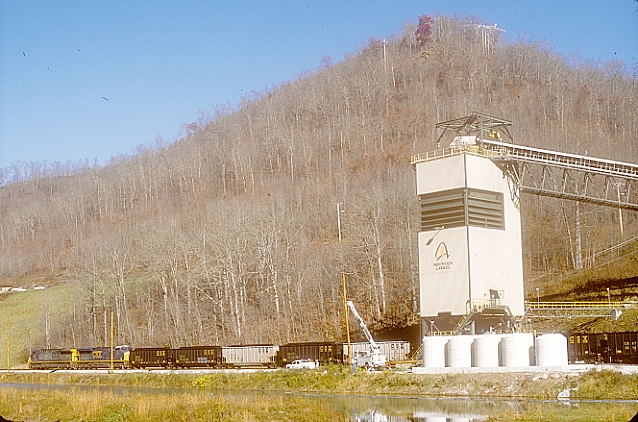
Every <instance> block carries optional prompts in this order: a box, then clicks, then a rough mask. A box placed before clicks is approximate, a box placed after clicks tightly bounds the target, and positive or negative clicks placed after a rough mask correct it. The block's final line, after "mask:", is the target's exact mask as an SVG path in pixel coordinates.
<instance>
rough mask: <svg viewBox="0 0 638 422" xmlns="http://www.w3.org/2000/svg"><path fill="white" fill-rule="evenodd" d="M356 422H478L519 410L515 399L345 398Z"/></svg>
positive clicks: (346, 404)
mask: <svg viewBox="0 0 638 422" xmlns="http://www.w3.org/2000/svg"><path fill="white" fill-rule="evenodd" d="M343 400H345V401H347V403H344V405H345V406H346V407H349V408H350V411H351V415H352V421H353V422H416V421H419V422H476V421H482V420H485V419H487V417H488V416H490V415H495V414H501V413H503V412H506V411H516V410H518V409H516V408H517V407H518V406H517V403H516V402H499V401H496V402H494V401H487V400H485V401H483V400H466V399H462V400H461V399H459V400H455V399H433V398H427V399H426V398H420V399H416V398H415V399H409V398H385V397H372V398H364V397H361V398H355V399H352V398H350V399H343Z"/></svg>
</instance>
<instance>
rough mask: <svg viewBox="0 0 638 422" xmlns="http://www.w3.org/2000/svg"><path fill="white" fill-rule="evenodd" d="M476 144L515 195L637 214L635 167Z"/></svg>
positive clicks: (492, 143)
mask: <svg viewBox="0 0 638 422" xmlns="http://www.w3.org/2000/svg"><path fill="white" fill-rule="evenodd" d="M477 144H478V145H479V146H480V147H481V148H482V149H485V150H488V151H490V154H489V155H490V158H491V159H492V161H494V162H495V163H496V164H497V165H499V166H500V167H501V168H502V169H503V170H504V171H506V172H507V174H508V175H509V176H510V177H511V178H512V180H513V181H514V182H515V184H517V185H518V188H519V191H520V192H524V193H531V194H535V195H541V196H549V197H553V198H561V199H570V200H575V201H581V202H587V203H591V204H597V205H606V206H611V207H615V208H624V209H630V210H638V165H637V164H632V163H624V162H620V161H612V160H604V159H600V158H593V157H589V156H585V155H575V154H567V153H563V152H557V151H550V150H544V149H539V148H532V147H527V146H522V145H516V144H510V143H506V142H500V141H494V140H489V139H477Z"/></svg>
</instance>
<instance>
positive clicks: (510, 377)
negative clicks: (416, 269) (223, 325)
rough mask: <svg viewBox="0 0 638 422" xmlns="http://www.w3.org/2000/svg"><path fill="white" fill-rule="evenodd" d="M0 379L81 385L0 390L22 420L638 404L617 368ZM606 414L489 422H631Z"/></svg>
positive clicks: (2, 404) (619, 413) (247, 417)
mask: <svg viewBox="0 0 638 422" xmlns="http://www.w3.org/2000/svg"><path fill="white" fill-rule="evenodd" d="M0 383H5V384H40V385H42V384H44V385H60V386H62V385H64V386H75V387H79V388H73V390H69V391H72V392H73V393H72V394H69V391H64V390H59V389H55V388H54V389H51V390H46V389H12V388H11V387H10V386H9V387H4V388H0V415H2V416H4V417H5V418H8V419H11V420H21V421H22V420H28V421H33V420H37V421H49V420H51V421H52V420H60V421H67V420H68V421H71V420H73V421H107V420H108V421H120V420H121V421H125V420H126V421H138V420H139V421H142V420H144V421H153V420H175V421H181V420H184V421H186V420H189V421H197V420H201V421H204V420H206V421H209V420H214V421H270V420H278V421H335V420H345V421H348V420H352V419H348V416H347V415H346V414H345V413H343V412H344V411H343V409H342V410H341V411H340V410H335V409H332V408H330V407H329V406H326V405H324V404H322V403H321V402H318V401H316V400H315V401H312V400H310V399H309V398H304V397H303V396H302V395H297V394H304V393H315V394H327V395H328V394H329V395H346V396H348V395H359V396H362V395H381V396H383V395H386V396H400V397H401V396H402V397H456V398H460V397H465V398H475V399H486V398H492V399H513V400H517V399H528V400H529V399H532V400H555V399H556V397H557V395H558V393H559V392H561V391H565V390H568V391H569V392H570V397H571V398H572V399H578V400H619V401H622V400H634V401H635V400H638V388H637V386H638V374H632V375H622V374H620V373H617V372H613V371H599V372H598V371H591V372H587V373H585V374H580V375H565V374H526V373H512V374H462V375H460V374H459V375H413V374H406V373H399V372H396V371H384V372H379V373H367V372H359V373H356V374H351V373H350V369H349V368H346V367H339V366H328V367H324V368H321V369H319V370H302V371H283V370H282V371H263V372H255V373H213V374H203V375H202V374H193V375H190V374H168V375H165V374H163V375H160V374H139V373H132V374H108V373H104V374H96V375H93V374H68V373H48V374H34V373H28V374H3V375H0ZM98 386H99V387H124V388H127V387H133V388H131V390H130V393H126V394H125V393H122V392H116V391H115V390H114V389H109V388H106V389H101V388H86V387H98ZM140 387H143V388H144V389H139V388H140ZM147 389H148V390H147ZM166 389H169V390H170V391H166ZM153 390H156V391H153ZM233 391H236V392H242V391H243V392H261V393H276V394H274V395H273V396H272V397H271V396H268V397H264V396H259V395H256V396H255V397H254V398H250V399H247V398H246V397H245V396H241V395H240V396H239V397H233V396H232V395H229V394H228V393H229V392H233ZM224 393H226V394H224ZM282 393H292V394H282ZM605 409H606V410H605V411H604V412H603V413H605V414H604V415H602V414H601V415H596V418H599V419H591V417H592V415H591V413H590V412H587V411H585V410H584V408H574V409H570V411H569V412H558V413H557V414H556V415H554V416H552V414H551V412H549V413H547V411H544V412H540V413H539V412H536V411H535V412H531V413H530V412H526V413H524V414H522V415H516V414H504V415H496V416H492V417H491V418H490V421H506V420H508V421H537V420H538V421H541V420H543V421H546V420H549V421H551V420H556V421H591V420H601V421H603V420H604V421H615V420H618V421H627V420H629V419H630V418H631V417H632V416H633V414H632V411H633V412H635V410H636V404H635V403H624V404H623V403H620V404H618V403H616V404H615V405H613V406H612V405H610V406H606V407H605ZM632 409H633V410H632ZM528 413H529V414H528ZM566 413H569V415H566Z"/></svg>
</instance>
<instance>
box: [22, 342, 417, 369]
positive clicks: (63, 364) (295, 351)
mask: <svg viewBox="0 0 638 422" xmlns="http://www.w3.org/2000/svg"><path fill="white" fill-rule="evenodd" d="M377 344H379V346H380V347H381V351H382V353H384V354H385V355H386V356H387V358H388V360H389V361H405V360H408V359H409V358H410V343H409V342H407V341H403V340H393V341H382V342H377ZM350 346H351V349H350V353H351V355H354V354H355V353H357V352H361V351H364V350H367V349H368V348H369V346H370V345H369V344H368V343H351V344H350ZM298 360H307V361H313V362H316V363H317V364H319V365H327V364H347V363H348V344H347V343H334V342H312V343H289V344H285V345H282V346H277V345H273V344H254V345H237V346H189V347H179V348H169V347H143V348H130V347H128V346H117V347H115V348H114V349H113V367H114V368H117V369H145V368H162V369H188V368H217V369H223V368H277V367H285V366H286V365H287V364H289V363H292V362H293V361H298ZM110 367H111V349H110V348H108V347H94V348H77V349H38V350H33V351H32V352H31V354H30V356H29V368H31V369H100V368H110Z"/></svg>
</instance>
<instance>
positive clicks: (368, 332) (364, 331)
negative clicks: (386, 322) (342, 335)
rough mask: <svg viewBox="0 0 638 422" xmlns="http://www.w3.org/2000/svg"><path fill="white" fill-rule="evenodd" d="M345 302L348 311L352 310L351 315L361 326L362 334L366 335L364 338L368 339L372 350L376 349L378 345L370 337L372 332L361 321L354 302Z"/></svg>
mask: <svg viewBox="0 0 638 422" xmlns="http://www.w3.org/2000/svg"><path fill="white" fill-rule="evenodd" d="M346 304H347V305H348V307H349V308H350V311H352V315H354V317H355V319H356V320H357V322H358V323H359V326H360V327H361V331H363V334H364V335H365V336H366V339H367V340H368V343H370V346H371V348H372V350H374V351H378V350H379V345H378V344H377V342H376V341H374V339H373V338H372V334H371V333H370V330H368V326H367V325H366V323H365V322H364V321H363V318H361V315H359V312H357V308H355V307H354V303H352V301H351V300H349V301H347V302H346Z"/></svg>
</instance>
